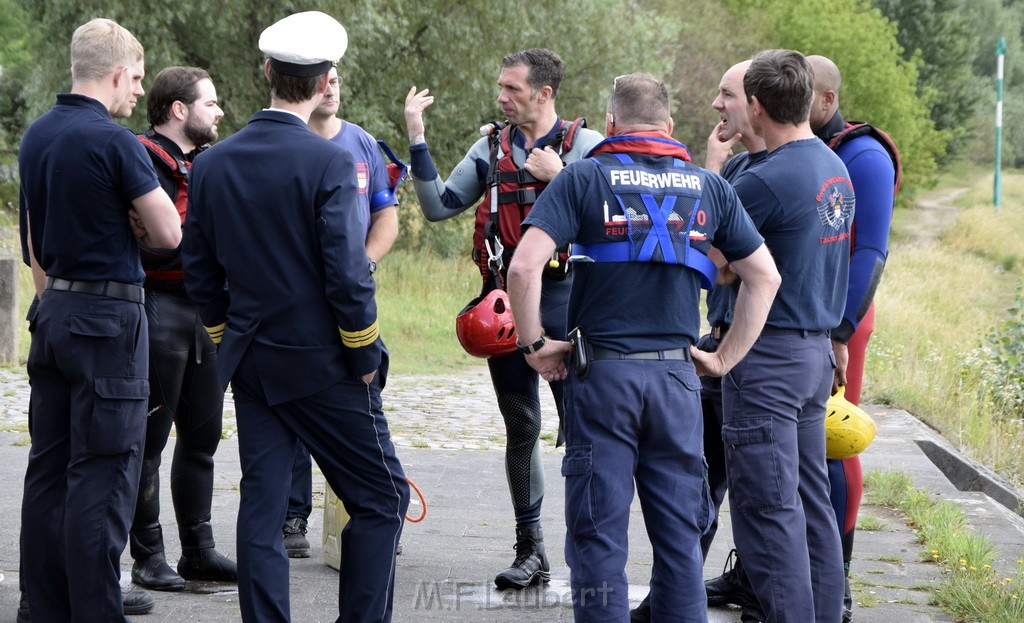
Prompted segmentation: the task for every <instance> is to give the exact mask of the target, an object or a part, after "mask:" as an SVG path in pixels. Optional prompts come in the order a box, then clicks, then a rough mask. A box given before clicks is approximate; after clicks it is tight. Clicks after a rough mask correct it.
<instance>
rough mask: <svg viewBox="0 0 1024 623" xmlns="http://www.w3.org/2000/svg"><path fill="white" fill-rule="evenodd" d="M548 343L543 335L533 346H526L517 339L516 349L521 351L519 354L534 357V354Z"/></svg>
mask: <svg viewBox="0 0 1024 623" xmlns="http://www.w3.org/2000/svg"><path fill="white" fill-rule="evenodd" d="M546 342H547V339H546V338H545V337H544V335H543V334H541V336H540V337H539V338H537V341H536V342H534V343H532V344H527V345H525V346H524V345H523V344H522V343H521V342H520V341H519V338H516V348H517V349H518V350H519V352H521V353H523V354H524V355H532V354H533V353H535V352H537V351H538V350H540V349H541V348H542V347H543V346H544V344H545V343H546Z"/></svg>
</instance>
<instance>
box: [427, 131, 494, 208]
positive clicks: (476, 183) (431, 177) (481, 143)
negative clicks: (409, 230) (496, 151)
mask: <svg viewBox="0 0 1024 623" xmlns="http://www.w3.org/2000/svg"><path fill="white" fill-rule="evenodd" d="M409 156H410V160H411V163H412V166H411V171H412V182H413V189H414V190H415V191H416V198H417V199H419V203H420V211H421V212H423V216H424V217H426V219H427V220H428V221H431V222H437V221H443V220H445V219H448V218H451V217H453V216H455V215H457V214H460V213H462V212H464V211H465V210H467V209H468V208H470V207H472V206H473V205H475V204H476V202H477V200H479V199H480V197H481V195H483V194H484V178H485V177H486V175H487V168H488V159H489V157H490V149H489V147H488V146H487V139H486V138H481V139H480V140H478V141H477V142H476V143H474V144H473V147H472V148H470V150H469V153H467V154H466V156H465V157H464V158H463V159H462V161H461V162H459V164H458V165H456V167H455V169H454V170H452V172H451V174H449V175H448V179H447V180H445V181H443V182H442V181H441V177H440V176H439V175H438V174H437V168H436V167H435V166H434V160H433V158H432V157H431V156H430V149H429V148H428V147H427V144H426V143H418V144H416V145H413V146H412V147H410V148H409Z"/></svg>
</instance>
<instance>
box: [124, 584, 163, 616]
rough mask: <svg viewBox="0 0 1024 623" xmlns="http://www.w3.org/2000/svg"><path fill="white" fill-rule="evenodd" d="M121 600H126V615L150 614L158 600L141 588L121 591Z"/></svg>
mask: <svg viewBox="0 0 1024 623" xmlns="http://www.w3.org/2000/svg"><path fill="white" fill-rule="evenodd" d="M121 599H123V600H124V613H125V614H126V615H128V614H148V613H150V612H152V610H153V608H154V607H155V606H156V600H155V599H153V596H152V595H150V594H149V593H147V592H146V591H144V590H142V589H139V588H129V589H127V590H125V589H124V588H122V589H121Z"/></svg>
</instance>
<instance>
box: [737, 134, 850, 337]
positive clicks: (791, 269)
mask: <svg viewBox="0 0 1024 623" xmlns="http://www.w3.org/2000/svg"><path fill="white" fill-rule="evenodd" d="M733 185H734V186H735V188H736V192H737V193H738V194H739V196H740V200H741V201H742V202H743V206H744V207H745V208H746V210H747V213H748V214H749V215H750V218H751V220H753V222H754V224H755V225H756V226H757V230H758V231H759V232H760V233H761V235H762V236H764V240H765V245H767V247H768V249H769V250H770V251H771V252H772V256H773V257H774V258H775V264H776V265H777V266H778V269H779V274H781V275H782V285H781V286H780V287H779V292H778V294H777V295H776V297H775V302H774V303H773V304H772V308H771V311H769V313H768V321H767V322H766V325H767V326H769V327H776V328H780V329H804V330H808V331H828V330H831V329H832V328H834V327H836V326H837V325H838V324H839V321H840V319H841V318H842V314H843V307H844V305H845V304H846V285H847V281H848V278H849V266H850V223H851V222H852V221H853V210H854V194H853V186H852V185H851V184H850V180H849V176H848V174H847V171H846V166H845V165H844V164H843V162H842V160H840V159H839V156H837V155H836V154H835V153H834V152H833V151H832V150H831V149H829V148H828V146H827V145H825V144H824V143H822V142H821V141H820V140H818V138H817V137H812V138H808V139H802V140H797V141H792V142H790V143H786V144H785V145H783V146H782V147H779V148H778V149H775V150H774V151H772V152H770V153H769V154H768V156H767V157H766V158H765V159H764V161H763V162H762V163H761V164H759V165H757V166H755V167H752V168H750V169H748V170H747V171H745V172H744V173H742V174H741V175H740V176H739V177H737V178H736V180H735V181H734V182H733Z"/></svg>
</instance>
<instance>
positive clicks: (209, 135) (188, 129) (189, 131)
mask: <svg viewBox="0 0 1024 623" xmlns="http://www.w3.org/2000/svg"><path fill="white" fill-rule="evenodd" d="M185 138H186V139H188V142H190V143H192V144H193V145H195V146H197V147H198V146H199V145H205V144H207V143H212V142H213V141H214V139H216V138H217V133H216V132H214V131H213V128H212V127H211V126H205V127H204V126H201V125H197V124H195V123H193V122H192V117H191V116H190V117H189V118H188V121H186V122H185Z"/></svg>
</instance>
